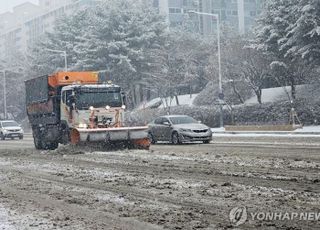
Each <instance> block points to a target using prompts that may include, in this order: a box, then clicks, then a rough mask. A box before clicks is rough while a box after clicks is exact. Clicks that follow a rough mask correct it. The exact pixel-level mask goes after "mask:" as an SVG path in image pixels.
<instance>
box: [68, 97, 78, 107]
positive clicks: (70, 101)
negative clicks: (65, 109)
mask: <svg viewBox="0 0 320 230" xmlns="http://www.w3.org/2000/svg"><path fill="white" fill-rule="evenodd" d="M75 102H76V98H75V97H74V95H69V96H68V98H67V105H68V106H69V107H71V106H73V104H75Z"/></svg>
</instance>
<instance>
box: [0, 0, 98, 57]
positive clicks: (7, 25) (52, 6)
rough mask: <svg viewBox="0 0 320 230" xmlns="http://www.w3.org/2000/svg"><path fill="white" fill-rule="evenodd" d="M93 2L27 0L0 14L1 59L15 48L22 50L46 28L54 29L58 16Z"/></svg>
mask: <svg viewBox="0 0 320 230" xmlns="http://www.w3.org/2000/svg"><path fill="white" fill-rule="evenodd" d="M95 2H96V0H39V5H35V4H32V3H30V2H26V3H23V4H21V5H18V6H16V7H14V8H13V11H12V12H6V13H3V14H0V58H1V57H6V56H8V55H9V54H11V53H13V52H16V51H20V52H23V51H25V50H26V49H27V48H28V46H30V45H31V44H33V43H34V42H35V41H37V40H38V39H39V38H40V37H41V35H43V34H44V33H45V32H46V31H50V30H52V29H53V27H54V22H55V21H56V19H57V18H59V17H61V16H62V15H64V14H66V15H68V14H70V13H72V12H74V11H75V10H77V9H80V8H81V7H85V6H87V5H90V4H94V3H95Z"/></svg>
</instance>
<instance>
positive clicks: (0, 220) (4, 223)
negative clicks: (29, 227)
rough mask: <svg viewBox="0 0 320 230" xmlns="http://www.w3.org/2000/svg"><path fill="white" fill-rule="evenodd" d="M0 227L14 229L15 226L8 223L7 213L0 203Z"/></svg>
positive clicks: (8, 229) (6, 229) (7, 229)
mask: <svg viewBox="0 0 320 230" xmlns="http://www.w3.org/2000/svg"><path fill="white" fill-rule="evenodd" d="M0 229H5V230H14V229H15V228H14V227H13V226H12V225H10V224H9V214H8V212H7V210H6V209H5V208H4V207H3V206H2V205H1V204H0Z"/></svg>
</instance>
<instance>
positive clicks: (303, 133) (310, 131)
mask: <svg viewBox="0 0 320 230" xmlns="http://www.w3.org/2000/svg"><path fill="white" fill-rule="evenodd" d="M211 130H212V132H213V136H235V135H236V136H243V137H250V136H252V137H257V136H273V137H275V136H280V137H281V136H292V137H320V126H306V127H303V128H301V129H296V130H294V131H225V129H224V128H212V129H211Z"/></svg>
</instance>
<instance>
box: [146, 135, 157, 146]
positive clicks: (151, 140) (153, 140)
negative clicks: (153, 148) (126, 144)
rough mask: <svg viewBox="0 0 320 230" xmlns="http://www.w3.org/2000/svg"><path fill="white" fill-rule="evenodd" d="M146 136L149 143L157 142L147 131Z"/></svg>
mask: <svg viewBox="0 0 320 230" xmlns="http://www.w3.org/2000/svg"><path fill="white" fill-rule="evenodd" d="M148 138H149V140H150V142H151V144H155V143H157V141H156V140H155V139H154V136H153V134H152V133H148Z"/></svg>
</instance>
